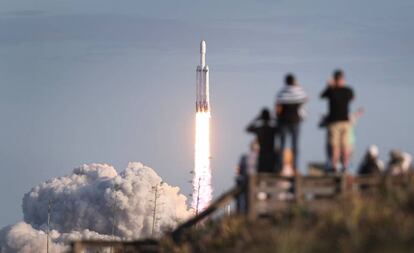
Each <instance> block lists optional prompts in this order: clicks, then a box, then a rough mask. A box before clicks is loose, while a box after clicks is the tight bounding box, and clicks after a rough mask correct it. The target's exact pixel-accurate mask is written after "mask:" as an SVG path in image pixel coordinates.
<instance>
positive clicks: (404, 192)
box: [161, 177, 414, 253]
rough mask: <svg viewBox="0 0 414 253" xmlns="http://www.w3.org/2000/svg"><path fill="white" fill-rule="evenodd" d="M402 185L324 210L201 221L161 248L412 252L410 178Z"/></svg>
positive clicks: (413, 185)
mask: <svg viewBox="0 0 414 253" xmlns="http://www.w3.org/2000/svg"><path fill="white" fill-rule="evenodd" d="M404 181H405V182H404V183H403V184H400V185H398V186H393V187H386V186H385V185H383V186H381V187H380V188H379V189H378V191H377V192H376V193H375V194H370V195H365V196H356V195H349V196H344V197H343V198H341V199H340V200H338V201H336V202H334V203H333V204H332V205H331V206H330V207H329V208H328V209H327V210H326V211H324V212H318V213H315V212H313V211H312V210H309V209H308V208H307V207H306V206H300V205H297V206H294V207H292V209H291V210H290V211H286V212H281V213H275V214H274V215H272V217H271V218H269V219H265V220H258V221H255V222H249V221H248V220H247V219H246V218H245V217H244V216H232V217H223V218H221V219H220V220H218V221H217V220H216V221H214V222H213V221H207V222H206V223H205V224H203V225H201V226H198V227H196V228H193V229H191V230H189V231H188V232H187V233H186V234H185V235H184V240H183V241H182V243H181V244H179V245H177V244H174V243H173V242H172V241H171V240H169V239H164V240H162V242H161V244H162V246H163V249H164V251H165V252H175V253H190V252H191V253H192V252H198V253H203V252H216V253H221V252H223V253H224V252H226V253H233V252H234V253H236V252H237V253H239V252H263V253H267V252H269V253H270V252H272V253H311V252H312V253H313V252H315V253H325V252H326V253H328V252H329V253H332V252H343V253H359V252H361V253H362V252H364V253H371V252H375V253H377V252H378V253H391V252H393V253H400V252H401V253H404V252H414V178H413V177H410V178H406V180H404Z"/></svg>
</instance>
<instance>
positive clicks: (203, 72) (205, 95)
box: [196, 40, 210, 112]
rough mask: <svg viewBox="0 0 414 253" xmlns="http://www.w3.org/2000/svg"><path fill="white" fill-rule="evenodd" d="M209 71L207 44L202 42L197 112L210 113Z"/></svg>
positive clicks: (197, 84)
mask: <svg viewBox="0 0 414 253" xmlns="http://www.w3.org/2000/svg"><path fill="white" fill-rule="evenodd" d="M209 88H210V87H209V70H208V66H207V65H206V42H205V41H204V40H202V41H201V42H200V65H198V66H197V74H196V112H209V111H210V94H209Z"/></svg>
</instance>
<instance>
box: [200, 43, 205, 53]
mask: <svg viewBox="0 0 414 253" xmlns="http://www.w3.org/2000/svg"><path fill="white" fill-rule="evenodd" d="M200 53H201V54H205V53H206V42H205V41H204V40H202V41H201V42H200Z"/></svg>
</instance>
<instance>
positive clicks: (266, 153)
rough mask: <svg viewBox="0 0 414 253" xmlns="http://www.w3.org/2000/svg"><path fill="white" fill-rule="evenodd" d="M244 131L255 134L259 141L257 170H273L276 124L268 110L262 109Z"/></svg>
mask: <svg viewBox="0 0 414 253" xmlns="http://www.w3.org/2000/svg"><path fill="white" fill-rule="evenodd" d="M246 131H247V132H249V133H253V134H255V135H256V138H257V141H258V143H259V156H258V163H257V170H258V172H259V173H261V172H268V173H272V172H275V167H276V164H275V163H276V152H275V137H276V134H277V126H276V123H275V122H274V120H272V119H271V117H270V112H269V110H268V109H266V108H265V109H263V110H262V112H261V114H260V115H259V117H257V118H256V119H255V120H254V121H253V122H252V123H250V124H249V126H248V127H247V128H246Z"/></svg>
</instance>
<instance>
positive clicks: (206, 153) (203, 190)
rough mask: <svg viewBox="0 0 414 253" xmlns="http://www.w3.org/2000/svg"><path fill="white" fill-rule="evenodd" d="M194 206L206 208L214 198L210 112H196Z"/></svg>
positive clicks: (200, 208)
mask: <svg viewBox="0 0 414 253" xmlns="http://www.w3.org/2000/svg"><path fill="white" fill-rule="evenodd" d="M194 155H195V157H194V178H193V202H192V207H193V208H194V209H195V210H196V212H199V211H202V210H204V209H205V208H206V207H207V206H208V205H209V203H210V201H211V199H212V188H211V169H210V112H197V113H196V133H195V154H194Z"/></svg>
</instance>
